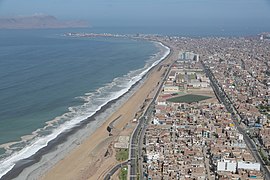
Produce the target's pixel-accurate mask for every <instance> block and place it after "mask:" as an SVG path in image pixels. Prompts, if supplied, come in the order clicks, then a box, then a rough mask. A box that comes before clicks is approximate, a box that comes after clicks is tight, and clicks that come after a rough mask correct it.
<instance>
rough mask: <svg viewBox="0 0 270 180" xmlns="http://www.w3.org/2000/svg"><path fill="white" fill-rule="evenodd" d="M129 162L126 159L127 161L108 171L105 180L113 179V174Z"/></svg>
mask: <svg viewBox="0 0 270 180" xmlns="http://www.w3.org/2000/svg"><path fill="white" fill-rule="evenodd" d="M128 163H129V161H125V162H122V163H120V164H117V165H116V166H114V167H113V168H112V169H111V170H110V172H108V173H107V175H106V176H105V177H104V180H110V179H111V176H112V175H113V174H114V173H115V172H116V171H117V170H118V169H119V168H121V167H123V166H125V165H127V164H128Z"/></svg>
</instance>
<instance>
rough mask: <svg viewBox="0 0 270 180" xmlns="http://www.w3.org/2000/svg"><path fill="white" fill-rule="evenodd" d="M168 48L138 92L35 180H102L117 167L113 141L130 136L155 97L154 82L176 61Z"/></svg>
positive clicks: (155, 87)
mask: <svg viewBox="0 0 270 180" xmlns="http://www.w3.org/2000/svg"><path fill="white" fill-rule="evenodd" d="M170 48H171V50H172V51H171V55H170V56H168V57H167V58H165V60H163V61H162V62H161V63H160V64H159V65H157V66H156V67H154V68H153V69H152V70H151V71H150V72H149V73H148V75H147V76H146V79H145V80H144V83H143V84H142V85H140V87H139V88H138V90H136V92H135V93H134V94H133V95H132V96H131V97H130V98H129V99H128V100H127V101H126V102H125V103H124V104H123V105H122V106H120V107H119V108H118V109H117V110H116V111H115V112H113V113H112V114H111V115H110V116H109V118H108V119H107V120H106V121H105V123H103V124H102V125H101V126H100V127H99V128H98V129H97V130H96V131H95V132H94V133H93V134H91V135H90V136H89V137H87V138H86V139H84V140H83V141H82V142H81V143H80V144H79V145H77V146H76V147H74V149H73V150H71V151H70V152H69V153H68V154H66V155H65V156H64V158H62V159H61V160H60V161H59V162H58V163H56V165H54V166H53V167H52V168H51V169H49V171H48V172H46V173H45V174H43V175H42V176H41V177H39V178H41V179H43V180H51V179H66V180H67V179H103V177H104V175H106V173H107V172H108V171H109V170H110V168H112V167H113V166H114V165H115V164H117V163H118V161H117V160H116V158H115V149H114V148H113V143H114V141H115V140H116V139H117V137H119V135H130V134H131V133H132V131H133V129H134V128H135V126H136V123H134V122H132V121H133V119H134V118H136V117H137V116H138V115H139V114H140V112H142V111H143V107H146V106H147V103H148V101H147V99H151V97H153V96H154V94H155V93H156V90H157V88H158V84H159V83H158V82H159V81H160V80H161V79H162V76H163V75H164V72H165V71H166V70H167V67H166V66H164V65H167V64H169V63H171V62H172V61H173V60H174V59H175V58H176V57H177V51H176V50H175V49H174V48H173V47H170ZM112 121H114V123H113V126H114V129H113V130H112V136H109V133H108V131H107V127H108V125H109V124H110V123H111V122H112Z"/></svg>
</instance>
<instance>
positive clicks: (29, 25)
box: [0, 15, 89, 29]
mask: <svg viewBox="0 0 270 180" xmlns="http://www.w3.org/2000/svg"><path fill="white" fill-rule="evenodd" d="M88 26H89V24H88V23H87V22H84V21H60V20H58V19H57V18H55V17H54V16H48V15H34V16H24V17H12V18H0V29H42V28H72V27H74V28H75V27H88Z"/></svg>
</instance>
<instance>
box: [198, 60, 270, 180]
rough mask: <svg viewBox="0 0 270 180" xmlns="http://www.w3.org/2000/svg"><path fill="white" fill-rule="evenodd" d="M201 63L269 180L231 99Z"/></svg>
mask: <svg viewBox="0 0 270 180" xmlns="http://www.w3.org/2000/svg"><path fill="white" fill-rule="evenodd" d="M201 63H202V65H203V68H204V70H205V73H206V75H207V76H208V77H209V79H210V81H211V85H212V87H213V90H214V92H215V94H216V96H217V97H218V99H219V101H221V102H222V103H223V104H224V106H225V107H226V109H227V110H228V111H229V112H230V113H231V114H232V120H233V121H234V124H235V126H236V128H237V130H238V131H239V133H241V134H242V135H243V137H244V141H245V143H246V145H247V147H248V148H249V150H250V152H251V154H252V155H253V157H254V158H255V160H256V161H257V162H258V163H260V165H261V170H262V172H263V174H264V176H265V179H267V180H268V179H270V172H269V170H268V168H267V167H266V166H265V163H264V161H263V159H262V157H261V156H260V154H259V152H258V150H257V146H256V145H255V143H254V141H253V140H252V139H250V137H249V136H248V135H247V134H246V132H245V130H244V129H243V128H242V127H241V126H240V124H239V122H240V123H241V122H242V120H243V119H242V117H241V115H240V114H239V112H238V111H237V109H236V108H235V107H234V105H233V103H232V101H231V99H230V98H229V97H228V95H227V94H226V93H225V91H224V89H223V88H222V87H221V86H220V84H219V82H218V81H217V79H216V78H215V76H214V74H213V73H212V71H211V70H210V68H209V67H207V66H206V65H205V64H204V63H203V62H202V61H201Z"/></svg>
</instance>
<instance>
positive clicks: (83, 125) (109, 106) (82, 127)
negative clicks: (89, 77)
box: [0, 41, 171, 179]
mask: <svg viewBox="0 0 270 180" xmlns="http://www.w3.org/2000/svg"><path fill="white" fill-rule="evenodd" d="M155 42H156V43H159V44H161V45H162V46H164V47H167V46H166V45H164V44H162V43H161V42H158V41H155ZM167 48H168V47H167ZM170 53H171V49H170V48H169V53H168V54H167V55H166V56H165V54H164V57H162V58H161V60H158V61H156V62H157V63H156V62H153V64H154V65H153V66H152V67H151V68H150V69H149V70H148V71H147V72H146V73H145V74H144V75H143V76H142V77H141V79H140V80H138V81H137V82H136V83H135V84H133V85H132V86H131V87H130V88H129V89H128V91H127V92H125V93H124V94H122V95H121V96H120V97H118V98H116V99H113V100H111V101H109V102H107V103H106V104H105V105H104V106H102V107H101V108H100V109H99V110H98V111H97V112H96V113H95V114H94V115H92V116H90V117H88V118H87V119H84V120H83V121H81V122H80V123H78V124H77V125H76V126H75V127H73V128H71V129H69V130H66V131H64V132H62V133H61V134H59V135H58V136H57V137H56V138H55V139H53V140H51V141H50V142H49V143H48V144H47V146H45V147H43V148H41V149H39V150H38V151H37V152H36V153H35V154H34V155H32V156H30V157H29V158H26V159H23V160H20V161H18V162H17V163H16V164H15V166H14V167H13V168H12V169H11V170H10V171H9V172H8V173H6V174H5V175H3V176H2V177H1V178H0V179H11V178H19V177H20V174H23V173H24V171H27V169H28V168H31V167H32V166H35V164H38V163H39V162H41V161H42V159H44V157H45V156H46V155H48V156H49V154H54V153H56V154H55V155H59V153H58V154H57V151H61V150H60V148H61V147H60V146H62V145H63V144H65V143H67V141H69V140H70V139H72V136H75V135H76V134H79V131H85V132H87V131H88V130H89V128H90V129H91V127H87V126H90V124H91V122H95V121H97V119H98V118H99V116H108V117H109V116H110V115H111V114H112V113H113V111H115V109H118V108H120V107H121V106H122V105H123V104H124V103H125V102H126V101H129V98H130V97H131V96H133V94H134V93H135V92H136V91H137V90H138V89H139V88H140V87H141V85H142V84H143V83H144V81H145V80H146V79H147V76H149V74H150V73H151V72H152V71H153V69H154V68H155V67H156V66H157V65H158V64H160V63H161V62H163V61H164V60H165V59H166V58H167V57H168V56H169V55H170ZM155 63H156V64H155ZM126 96H128V97H126ZM119 101H121V102H120V105H117V104H119ZM115 106H117V107H115ZM106 111H112V112H109V114H108V113H107V114H106ZM108 117H105V119H108ZM105 123H107V121H103V122H102V123H101V124H100V125H96V127H95V128H93V127H92V129H91V130H92V131H93V132H90V134H88V135H83V136H84V137H81V138H83V139H85V138H89V137H90V136H91V135H92V134H93V133H94V132H95V131H97V130H98V129H99V128H100V126H102V125H103V124H105ZM88 133H89V132H88ZM75 139H76V138H75ZM77 141H78V140H74V139H73V140H72V142H71V143H69V144H71V146H73V147H72V148H70V150H67V152H64V154H66V155H67V154H68V153H69V152H70V151H72V149H74V148H76V147H77V146H79V144H80V143H81V142H77ZM80 141H83V140H80ZM74 143H75V145H74ZM63 146H64V145H63ZM61 153H62V152H61ZM66 155H64V156H66ZM62 158H63V157H62ZM60 159H61V158H60ZM60 159H59V160H60ZM59 160H57V162H58V161H59ZM57 162H54V163H53V164H55V163H57ZM41 166H44V165H41ZM51 166H54V165H51ZM51 166H50V167H49V168H51ZM43 168H44V167H43ZM49 168H44V169H49ZM35 169H39V168H35ZM34 171H35V170H34ZM41 171H42V170H41ZM45 171H47V170H45ZM26 174H27V173H26ZM28 174H31V172H30V173H28ZM39 175H40V174H39ZM27 177H28V175H27Z"/></svg>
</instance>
